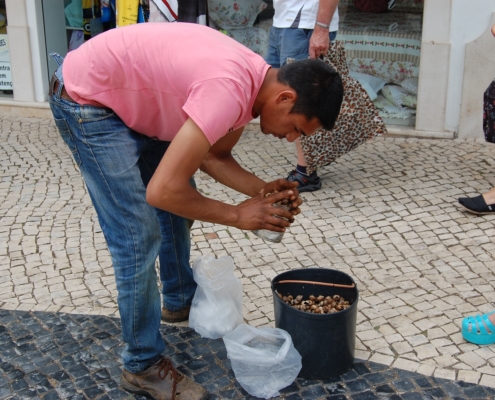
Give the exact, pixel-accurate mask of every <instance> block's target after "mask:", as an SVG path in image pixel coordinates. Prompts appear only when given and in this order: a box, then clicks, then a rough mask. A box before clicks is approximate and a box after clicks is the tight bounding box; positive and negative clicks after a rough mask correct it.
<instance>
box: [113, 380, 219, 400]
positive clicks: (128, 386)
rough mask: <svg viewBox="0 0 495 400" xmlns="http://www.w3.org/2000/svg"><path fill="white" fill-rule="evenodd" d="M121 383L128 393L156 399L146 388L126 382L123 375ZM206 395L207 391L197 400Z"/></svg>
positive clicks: (206, 396)
mask: <svg viewBox="0 0 495 400" xmlns="http://www.w3.org/2000/svg"><path fill="white" fill-rule="evenodd" d="M121 384H122V388H123V389H124V390H125V391H127V392H129V393H132V394H142V395H145V396H147V397H149V398H151V399H153V400H157V398H156V397H154V396H152V395H151V393H150V392H148V391H147V390H143V389H141V388H138V387H137V386H134V385H132V384H131V383H129V382H127V381H126V380H125V379H124V378H123V377H122V378H121ZM208 396H209V393H208V391H206V393H205V394H204V396H203V397H201V399H199V400H206V399H207V398H208Z"/></svg>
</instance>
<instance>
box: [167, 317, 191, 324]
mask: <svg viewBox="0 0 495 400" xmlns="http://www.w3.org/2000/svg"><path fill="white" fill-rule="evenodd" d="M187 320H189V317H187V318H178V319H175V318H174V319H170V318H164V317H162V321H164V322H168V323H170V324H174V323H177V322H184V321H187Z"/></svg>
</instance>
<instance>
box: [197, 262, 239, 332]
mask: <svg viewBox="0 0 495 400" xmlns="http://www.w3.org/2000/svg"><path fill="white" fill-rule="evenodd" d="M192 268H193V277H194V280H195V281H196V283H197V284H198V287H197V289H196V293H195V294H194V297H193V301H192V304H191V311H190V313H189V326H190V327H191V328H193V329H194V330H195V331H196V332H198V333H199V334H200V335H201V336H202V337H205V338H209V339H219V338H221V337H223V336H224V335H226V334H227V333H229V332H231V331H232V330H233V329H234V328H235V327H236V326H238V325H239V324H242V323H243V322H244V320H243V318H242V283H241V281H240V280H239V279H237V278H236V277H235V275H234V260H233V259H232V257H229V256H224V257H219V258H218V259H216V258H215V256H214V255H213V254H207V255H205V256H202V257H199V258H197V259H196V260H195V261H194V263H193V267H192Z"/></svg>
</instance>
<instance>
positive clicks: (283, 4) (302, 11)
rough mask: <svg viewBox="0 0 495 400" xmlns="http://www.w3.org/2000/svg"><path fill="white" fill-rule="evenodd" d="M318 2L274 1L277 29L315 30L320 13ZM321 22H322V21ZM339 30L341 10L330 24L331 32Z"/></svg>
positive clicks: (274, 20) (274, 19) (274, 21)
mask: <svg viewBox="0 0 495 400" xmlns="http://www.w3.org/2000/svg"><path fill="white" fill-rule="evenodd" d="M318 3H319V1H318V0H273V8H274V10H275V15H274V16H273V26H274V27H275V28H301V29H313V28H314V27H315V22H316V14H317V13H318ZM320 22H321V21H320ZM338 29H339V9H338V7H337V9H336V10H335V13H334V14H333V18H332V21H331V22H330V29H329V30H330V32H334V31H337V30H338Z"/></svg>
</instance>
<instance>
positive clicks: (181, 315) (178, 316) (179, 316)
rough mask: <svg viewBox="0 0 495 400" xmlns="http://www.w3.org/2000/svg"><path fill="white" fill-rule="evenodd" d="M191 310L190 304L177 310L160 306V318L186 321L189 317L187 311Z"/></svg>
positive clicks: (168, 320)
mask: <svg viewBox="0 0 495 400" xmlns="http://www.w3.org/2000/svg"><path fill="white" fill-rule="evenodd" d="M190 310H191V307H190V306H187V307H184V308H181V309H180V310H177V311H170V310H167V309H166V308H165V307H162V319H163V320H164V321H165V322H182V321H187V320H188V319H189V311H190Z"/></svg>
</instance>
